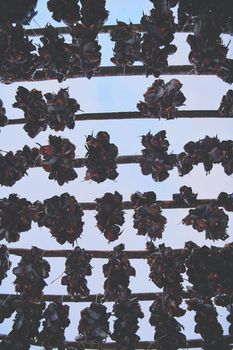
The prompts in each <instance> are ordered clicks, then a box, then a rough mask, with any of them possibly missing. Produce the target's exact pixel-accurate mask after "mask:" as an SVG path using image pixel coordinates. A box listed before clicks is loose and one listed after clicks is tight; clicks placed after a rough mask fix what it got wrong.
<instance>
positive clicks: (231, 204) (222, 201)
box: [218, 192, 233, 211]
mask: <svg viewBox="0 0 233 350" xmlns="http://www.w3.org/2000/svg"><path fill="white" fill-rule="evenodd" d="M218 205H219V206H221V207H223V208H224V209H225V210H227V211H233V194H232V193H231V194H227V193H226V192H221V193H219V195H218Z"/></svg>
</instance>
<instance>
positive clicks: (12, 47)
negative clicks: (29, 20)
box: [0, 5, 39, 83]
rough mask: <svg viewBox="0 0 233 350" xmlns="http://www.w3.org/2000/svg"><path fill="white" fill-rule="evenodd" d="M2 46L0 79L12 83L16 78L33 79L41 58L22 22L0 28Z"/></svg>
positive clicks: (0, 43)
mask: <svg viewBox="0 0 233 350" xmlns="http://www.w3.org/2000/svg"><path fill="white" fill-rule="evenodd" d="M0 6H1V5H0ZM13 7H14V8H15V6H13ZM19 7H20V6H19ZM0 47H1V52H0V80H1V81H2V82H4V83H11V82H13V81H15V80H16V81H17V80H25V79H29V80H30V79H32V77H33V75H34V72H35V70H36V69H37V68H38V65H39V58H38V55H37V53H36V52H35V49H36V47H35V45H33V44H32V41H31V40H29V39H28V37H27V36H26V35H25V30H24V28H23V27H22V26H21V25H20V24H16V25H15V26H13V25H11V24H8V25H7V26H6V27H1V28H0Z"/></svg>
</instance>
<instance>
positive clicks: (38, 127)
mask: <svg viewBox="0 0 233 350" xmlns="http://www.w3.org/2000/svg"><path fill="white" fill-rule="evenodd" d="M15 99H16V102H15V103H14V104H13V107H14V108H20V109H22V110H23V112H24V118H25V125H24V127H23V128H24V130H25V131H26V132H27V133H28V136H30V137H32V138H34V137H35V136H36V135H38V134H39V133H40V132H41V131H45V130H46V129H47V124H48V108H47V104H46V102H45V100H44V99H43V95H42V93H41V91H38V90H36V89H32V90H31V91H30V90H28V89H27V88H25V87H23V86H19V87H18V90H17V92H16V96H15Z"/></svg>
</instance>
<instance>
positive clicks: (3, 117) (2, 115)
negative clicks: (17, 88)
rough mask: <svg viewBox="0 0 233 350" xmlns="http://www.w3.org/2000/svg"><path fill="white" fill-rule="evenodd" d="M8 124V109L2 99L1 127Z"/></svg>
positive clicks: (0, 103)
mask: <svg viewBox="0 0 233 350" xmlns="http://www.w3.org/2000/svg"><path fill="white" fill-rule="evenodd" d="M7 124H8V118H7V116H6V109H5V108H4V107H3V102H2V100H1V99H0V127H2V126H6V125H7Z"/></svg>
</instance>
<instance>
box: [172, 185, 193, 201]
mask: <svg viewBox="0 0 233 350" xmlns="http://www.w3.org/2000/svg"><path fill="white" fill-rule="evenodd" d="M172 198H173V200H174V201H175V202H176V203H177V204H178V205H195V204H196V200H197V193H193V191H192V188H191V187H187V186H182V187H181V188H180V193H174V194H173V196H172Z"/></svg>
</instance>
